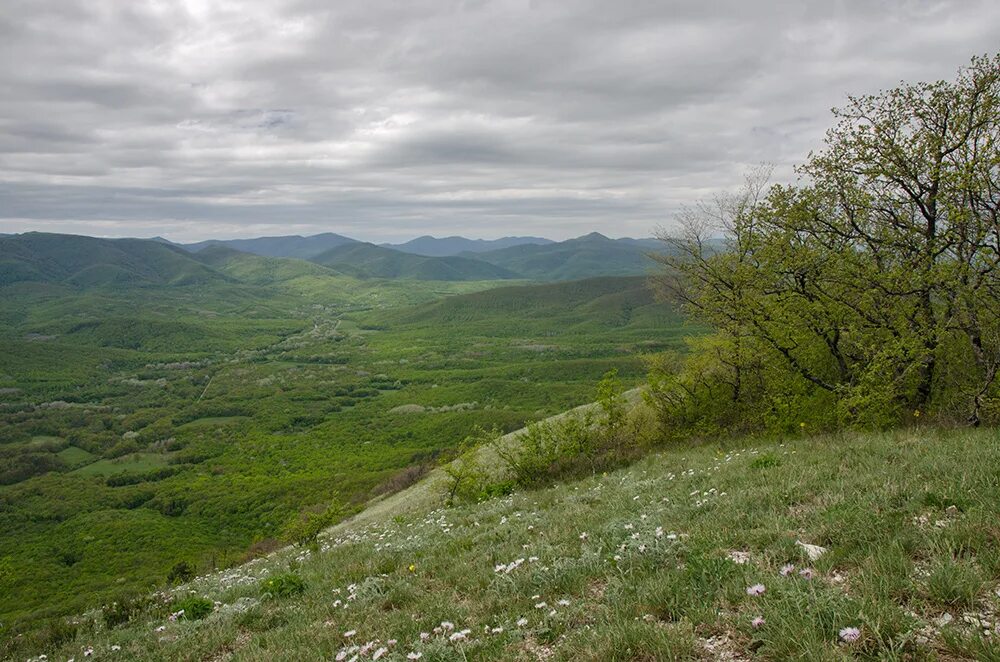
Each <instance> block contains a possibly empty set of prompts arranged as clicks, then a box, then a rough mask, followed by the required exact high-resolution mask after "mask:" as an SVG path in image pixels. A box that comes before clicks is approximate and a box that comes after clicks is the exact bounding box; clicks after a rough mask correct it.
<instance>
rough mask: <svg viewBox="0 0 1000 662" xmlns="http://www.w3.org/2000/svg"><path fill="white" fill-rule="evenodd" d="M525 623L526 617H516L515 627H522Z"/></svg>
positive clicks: (526, 622) (526, 621)
mask: <svg viewBox="0 0 1000 662" xmlns="http://www.w3.org/2000/svg"><path fill="white" fill-rule="evenodd" d="M527 624H528V619H526V618H523V617H522V618H519V619H517V627H519V628H523V627H524V626H525V625H527Z"/></svg>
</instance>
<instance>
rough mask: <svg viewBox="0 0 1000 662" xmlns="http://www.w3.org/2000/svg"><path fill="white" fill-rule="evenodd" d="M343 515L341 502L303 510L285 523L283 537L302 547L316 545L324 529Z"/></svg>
mask: <svg viewBox="0 0 1000 662" xmlns="http://www.w3.org/2000/svg"><path fill="white" fill-rule="evenodd" d="M343 515H344V507H343V505H342V504H341V503H339V502H334V503H331V504H330V505H328V506H326V507H325V508H323V509H322V510H320V511H315V510H307V511H304V512H301V513H299V514H298V515H296V516H295V517H293V518H292V519H291V520H290V521H289V522H288V524H286V525H285V529H284V532H283V534H282V538H283V539H284V540H286V541H288V542H290V543H293V544H295V545H300V546H302V547H305V546H310V545H315V544H316V539H317V537H319V534H320V533H322V531H323V529H326V528H328V527H330V526H331V525H333V524H334V523H335V522H336V521H337V520H338V519H340V518H341V517H343Z"/></svg>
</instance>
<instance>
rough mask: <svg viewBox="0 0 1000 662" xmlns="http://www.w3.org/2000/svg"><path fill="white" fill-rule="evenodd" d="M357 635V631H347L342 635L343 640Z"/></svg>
mask: <svg viewBox="0 0 1000 662" xmlns="http://www.w3.org/2000/svg"><path fill="white" fill-rule="evenodd" d="M357 633H358V631H357V630H348V631H347V632H345V633H344V638H346V639H350V638H351V637H353V636H354V635H356V634H357Z"/></svg>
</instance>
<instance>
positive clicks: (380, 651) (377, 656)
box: [372, 646, 389, 660]
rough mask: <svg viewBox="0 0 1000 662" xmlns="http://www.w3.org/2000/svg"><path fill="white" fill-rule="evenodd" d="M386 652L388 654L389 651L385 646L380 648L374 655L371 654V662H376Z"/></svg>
mask: <svg viewBox="0 0 1000 662" xmlns="http://www.w3.org/2000/svg"><path fill="white" fill-rule="evenodd" d="M388 652H389V649H388V648H386V647H385V646H382V647H381V648H379V649H378V650H377V651H375V653H373V654H372V659H373V660H377V659H379V658H380V657H382V656H383V655H385V654H386V653H388Z"/></svg>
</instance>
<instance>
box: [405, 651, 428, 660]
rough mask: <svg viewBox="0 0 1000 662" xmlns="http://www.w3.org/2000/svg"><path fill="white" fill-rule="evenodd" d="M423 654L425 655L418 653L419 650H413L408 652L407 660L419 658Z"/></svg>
mask: <svg viewBox="0 0 1000 662" xmlns="http://www.w3.org/2000/svg"><path fill="white" fill-rule="evenodd" d="M423 656H424V654H423V653H418V652H417V651H412V652H410V653H407V654H406V659H407V660H419V659H420V658H422V657H423Z"/></svg>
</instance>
